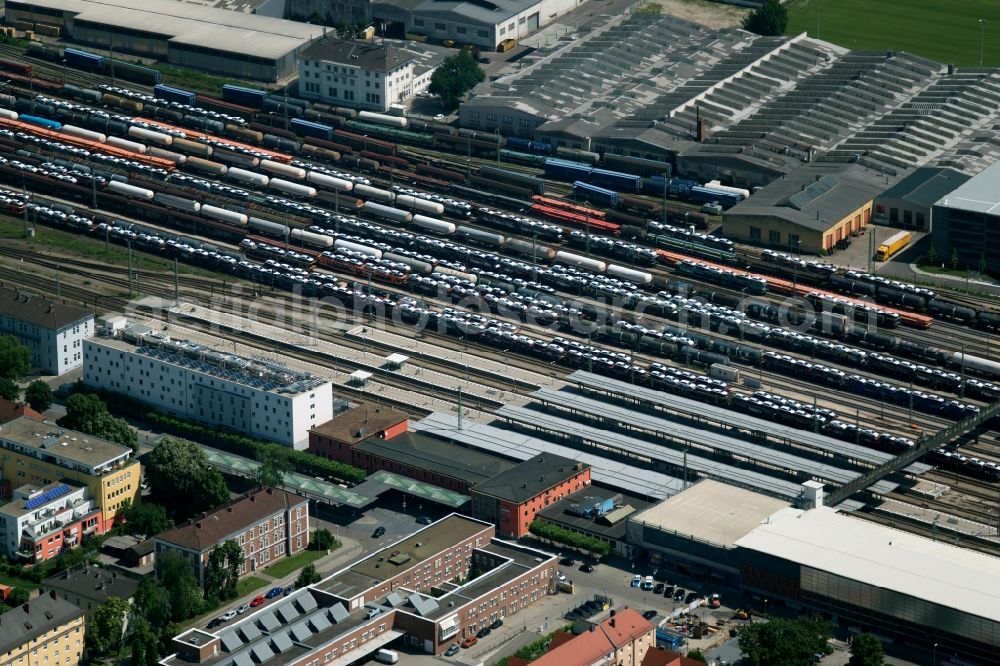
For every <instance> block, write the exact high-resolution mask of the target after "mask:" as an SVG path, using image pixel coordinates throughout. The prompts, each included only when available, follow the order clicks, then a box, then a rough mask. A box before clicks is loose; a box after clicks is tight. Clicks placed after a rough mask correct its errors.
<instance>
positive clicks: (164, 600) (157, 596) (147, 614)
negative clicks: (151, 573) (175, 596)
mask: <svg viewBox="0 0 1000 666" xmlns="http://www.w3.org/2000/svg"><path fill="white" fill-rule="evenodd" d="M133 603H134V604H135V614H136V617H140V618H142V620H143V622H145V623H146V625H147V628H148V629H149V630H150V631H152V632H160V631H163V630H164V629H165V628H166V627H167V625H168V624H170V615H171V612H170V596H169V594H168V593H167V590H166V589H164V587H163V586H162V585H159V584H157V582H156V581H155V580H154V579H153V578H151V577H147V578H143V579H142V582H141V583H139V587H138V588H137V589H136V591H135V597H134V600H133ZM136 634H138V628H137V630H136Z"/></svg>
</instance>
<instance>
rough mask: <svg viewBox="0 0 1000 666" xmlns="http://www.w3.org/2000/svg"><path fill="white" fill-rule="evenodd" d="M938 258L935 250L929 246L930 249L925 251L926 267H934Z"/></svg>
mask: <svg viewBox="0 0 1000 666" xmlns="http://www.w3.org/2000/svg"><path fill="white" fill-rule="evenodd" d="M937 260H938V256H937V250H936V249H935V248H934V246H933V245H931V247H930V249H929V250H927V265H928V266H934V265H936V264H937Z"/></svg>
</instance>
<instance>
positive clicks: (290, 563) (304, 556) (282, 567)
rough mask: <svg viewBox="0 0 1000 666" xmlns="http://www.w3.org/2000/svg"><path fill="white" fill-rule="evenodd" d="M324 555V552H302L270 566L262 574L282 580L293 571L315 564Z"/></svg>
mask: <svg viewBox="0 0 1000 666" xmlns="http://www.w3.org/2000/svg"><path fill="white" fill-rule="evenodd" d="M324 555H326V551H325V550H304V551H302V552H301V553H299V554H298V555H294V556H292V557H289V558H286V559H284V560H281V561H279V562H276V563H274V564H272V565H271V566H269V567H268V568H266V569H264V572H265V573H267V575H268V576H274V577H275V578H283V577H284V576H287V575H288V574H290V573H292V572H293V571H298V570H299V569H301V568H302V567H304V566H305V565H307V564H309V563H310V562H315V561H316V560H318V559H319V558H321V557H323V556H324Z"/></svg>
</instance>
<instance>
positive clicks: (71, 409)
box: [59, 393, 139, 451]
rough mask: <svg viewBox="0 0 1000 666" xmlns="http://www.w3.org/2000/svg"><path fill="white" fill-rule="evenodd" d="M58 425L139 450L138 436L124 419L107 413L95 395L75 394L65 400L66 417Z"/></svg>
mask: <svg viewBox="0 0 1000 666" xmlns="http://www.w3.org/2000/svg"><path fill="white" fill-rule="evenodd" d="M59 425H61V426H63V427H64V428H69V429H70V430H79V431H80V432H83V433H86V434H88V435H93V436H94V437H100V438H102V439H106V440H108V441H110V442H114V443H116V444H121V445H122V446H130V447H132V450H133V451H134V450H137V449H138V448H139V436H138V435H137V434H136V432H135V429H134V428H132V427H131V426H130V425H129V424H128V421H126V420H125V419H120V418H116V417H114V416H112V415H111V413H110V412H108V406H107V405H105V404H104V401H103V400H101V398H100V397H99V396H98V395H97V394H96V393H75V394H73V395H71V396H70V397H69V399H68V400H66V416H64V417H63V418H62V419H60V421H59Z"/></svg>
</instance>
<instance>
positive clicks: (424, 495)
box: [354, 470, 469, 509]
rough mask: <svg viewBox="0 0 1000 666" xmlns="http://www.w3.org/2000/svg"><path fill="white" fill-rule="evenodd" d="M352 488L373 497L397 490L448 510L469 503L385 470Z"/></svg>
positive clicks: (430, 484) (454, 494) (467, 498)
mask: <svg viewBox="0 0 1000 666" xmlns="http://www.w3.org/2000/svg"><path fill="white" fill-rule="evenodd" d="M354 488H355V490H357V491H358V492H359V493H366V494H369V495H375V496H378V495H381V494H382V493H384V492H385V491H387V490H398V491H399V492H401V493H405V494H407V495H410V496H411V497H415V498H416V499H424V500H427V501H428V502H435V503H437V504H443V505H444V506H446V507H448V508H449V509H461V508H462V507H464V506H465V505H466V504H468V503H469V496H468V495H463V494H462V493H456V492H455V491H454V490H448V489H447V488H442V487H441V486H435V485H434V484H433V483H424V482H423V481H417V480H416V479H411V478H410V477H408V476H404V475H402V474H396V473H394V472H387V471H385V470H379V471H377V472H375V473H374V474H372V475H371V476H369V477H368V478H367V479H365V480H364V482H363V483H359V484H358V485H356V486H355V487H354Z"/></svg>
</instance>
